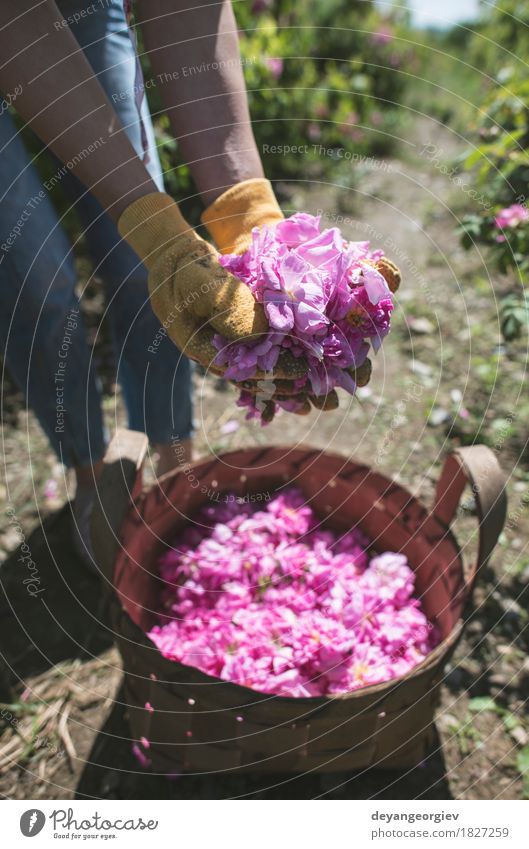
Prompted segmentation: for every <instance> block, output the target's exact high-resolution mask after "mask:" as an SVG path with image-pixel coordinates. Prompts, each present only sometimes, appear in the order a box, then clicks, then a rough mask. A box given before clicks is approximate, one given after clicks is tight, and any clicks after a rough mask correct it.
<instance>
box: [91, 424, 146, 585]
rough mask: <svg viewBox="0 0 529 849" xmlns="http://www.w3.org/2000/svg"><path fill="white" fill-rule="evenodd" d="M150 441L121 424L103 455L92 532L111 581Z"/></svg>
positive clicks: (97, 554)
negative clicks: (125, 519)
mask: <svg viewBox="0 0 529 849" xmlns="http://www.w3.org/2000/svg"><path fill="white" fill-rule="evenodd" d="M148 445H149V441H148V439H147V437H146V436H145V434H144V433H138V431H135V430H126V429H125V428H118V430H116V432H115V434H114V436H113V437H112V440H111V441H110V444H109V446H108V448H107V451H106V454H105V456H104V458H103V471H102V473H101V476H100V478H99V481H98V486H97V496H96V503H95V505H94V511H93V513H92V520H91V527H90V532H91V536H92V546H93V549H94V554H95V559H96V563H97V564H98V566H99V568H100V570H101V572H102V574H103V576H104V577H105V578H106V579H107V580H108V581H110V582H112V572H113V568H114V561H115V559H116V556H117V553H118V551H119V548H120V531H121V525H122V524H123V519H124V518H125V514H126V512H127V510H128V508H129V507H130V503H131V501H132V499H134V498H136V496H137V495H138V494H139V492H140V490H141V486H142V473H141V470H142V465H143V460H144V457H145V454H146V451H147V448H148Z"/></svg>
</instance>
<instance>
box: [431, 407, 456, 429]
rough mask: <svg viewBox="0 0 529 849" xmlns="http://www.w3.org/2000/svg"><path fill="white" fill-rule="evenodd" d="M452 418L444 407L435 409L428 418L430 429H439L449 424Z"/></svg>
mask: <svg viewBox="0 0 529 849" xmlns="http://www.w3.org/2000/svg"><path fill="white" fill-rule="evenodd" d="M451 418H452V417H451V415H450V413H449V412H448V410H445V409H444V407H433V408H432V411H431V412H430V415H429V416H428V424H429V425H430V427H438V426H439V425H442V424H446V422H449V421H450V419H451Z"/></svg>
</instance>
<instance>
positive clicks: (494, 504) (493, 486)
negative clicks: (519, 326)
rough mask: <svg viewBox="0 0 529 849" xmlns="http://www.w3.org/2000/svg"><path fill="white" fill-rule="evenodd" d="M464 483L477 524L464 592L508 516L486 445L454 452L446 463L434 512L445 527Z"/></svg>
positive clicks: (502, 484)
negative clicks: (473, 503)
mask: <svg viewBox="0 0 529 849" xmlns="http://www.w3.org/2000/svg"><path fill="white" fill-rule="evenodd" d="M467 483H470V484H471V487H472V492H473V493H474V497H475V499H476V509H477V514H478V522H479V542H478V556H477V561H476V562H475V563H474V564H473V566H472V567H471V568H470V570H469V571H468V574H467V576H466V584H467V588H471V587H472V585H473V583H474V580H475V578H476V575H477V573H478V571H479V570H480V569H481V568H482V567H484V566H485V565H486V563H487V561H488V559H489V557H490V555H491V554H492V551H493V549H494V546H495V545H496V543H497V542H498V537H499V535H500V534H501V532H502V530H503V525H504V524H505V516H506V513H507V496H506V494H505V484H506V478H505V475H504V473H503V471H502V469H501V468H500V465H499V463H498V460H497V459H496V455H495V454H494V452H493V451H491V449H490V448H487V446H486V445H471V446H469V447H467V448H456V449H455V450H454V451H453V452H452V453H450V454H449V455H448V456H447V458H446V460H445V463H444V466H443V469H442V471H441V476H440V478H439V482H438V484H437V490H436V494H435V503H434V507H433V512H434V514H435V515H436V516H437V518H438V519H440V520H441V522H443V523H444V524H445V525H446V526H449V525H450V524H451V522H452V520H453V518H454V516H455V514H456V511H457V508H458V506H459V500H460V498H461V494H462V492H463V490H464V488H465V486H466V484H467Z"/></svg>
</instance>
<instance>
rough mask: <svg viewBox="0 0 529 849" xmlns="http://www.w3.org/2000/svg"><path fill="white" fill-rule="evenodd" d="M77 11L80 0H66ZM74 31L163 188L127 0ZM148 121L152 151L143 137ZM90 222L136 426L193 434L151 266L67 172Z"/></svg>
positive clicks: (153, 434)
mask: <svg viewBox="0 0 529 849" xmlns="http://www.w3.org/2000/svg"><path fill="white" fill-rule="evenodd" d="M60 7H61V10H62V12H63V14H64V15H65V16H66V15H69V16H70V15H72V12H74V11H75V8H76V7H79V8H81V7H83V8H84V6H83V4H82V3H80V2H79V0H75V2H72V0H68V2H63V3H61V4H60ZM71 30H72V33H73V35H74V36H75V38H76V39H77V41H78V42H79V44H80V45H81V47H82V48H83V51H84V53H85V55H86V57H87V59H88V61H89V62H90V64H91V66H92V68H93V69H94V72H95V73H96V74H97V77H98V79H99V81H100V83H101V85H102V86H103V88H104V89H105V92H106V94H107V97H108V99H109V100H110V102H111V103H112V104H113V106H114V109H115V110H116V113H117V114H118V116H119V119H120V121H121V123H122V125H123V127H124V128H125V131H126V133H127V136H128V137H129V140H130V141H131V143H132V145H133V146H134V149H135V150H136V152H137V154H138V155H139V156H140V157H143V156H144V153H145V152H147V157H148V160H147V162H146V167H147V169H148V171H149V173H150V175H151V177H152V178H153V180H154V181H155V183H156V185H157V186H158V188H159V189H160V190H161V191H163V178H162V174H161V168H160V163H159V160H158V156H157V153H156V146H155V140H154V134H153V129H152V123H151V119H150V115H149V111H148V108H147V103H146V99H145V98H143V101H142V102H141V119H142V120H141V123H140V120H139V115H138V98H137V94H138V91H139V89H140V86H141V79H140V80H138V77H137V74H136V56H135V52H134V49H133V46H132V42H131V38H130V33H129V30H128V27H127V22H126V19H125V15H124V11H123V3H122V2H120V0H106V2H105V4H103V5H102V7H101V8H99V7H98V6H96V7H95V11H93V12H92V13H91V14H90V15H86V16H85V17H80V18H79V20H78V22H77V23H75V24H71ZM142 126H143V133H144V136H143V137H144V141H146V151H144V149H143V143H142ZM64 183H65V186H66V187H67V190H68V192H69V194H70V196H71V197H72V198H73V199H74V200H75V204H76V209H77V211H78V214H79V216H80V218H81V221H82V224H83V230H84V233H85V237H86V241H87V244H88V248H89V251H90V254H91V257H92V259H93V261H94V266H95V273H97V274H98V275H99V276H100V277H101V278H102V279H103V282H104V284H105V289H106V292H107V297H108V316H109V319H110V322H111V326H112V332H113V339H114V347H115V353H116V359H117V363H118V379H119V381H120V384H121V386H122V388H123V394H124V398H125V402H126V406H127V412H128V418H129V427H131V428H133V429H134V430H143V431H145V432H146V433H147V435H148V436H149V439H150V440H151V442H153V443H166V442H170V441H171V439H172V438H174V437H176V438H178V439H181V440H185V439H187V438H188V437H189V436H190V435H191V431H192V407H191V366H190V363H189V360H188V359H187V358H186V357H184V356H182V354H181V353H180V352H179V351H178V349H177V348H176V347H175V346H174V344H173V343H172V342H171V340H170V339H169V338H168V337H166V336H164V335H163V334H162V335H160V330H161V327H160V322H159V321H158V319H157V318H156V316H155V315H154V313H153V311H152V309H151V306H150V303H149V299H148V288H147V271H146V269H145V267H144V266H143V264H142V263H140V262H139V260H138V258H137V257H136V255H135V253H134V252H133V251H132V250H131V249H130V248H129V247H128V245H126V244H125V243H124V242H123V241H122V240H121V239H120V237H119V234H118V232H117V228H116V226H115V224H114V223H113V222H112V220H111V219H110V218H109V217H108V215H106V214H105V213H104V212H103V210H102V208H101V207H100V205H99V203H98V202H97V201H96V200H95V198H94V197H93V196H92V195H89V194H87V193H86V191H85V190H84V188H83V187H82V186H81V184H80V183H79V182H78V181H77V180H76V179H75V178H73V177H72V176H71V175H70V174H68V175H67V176H66V177H65V178H64Z"/></svg>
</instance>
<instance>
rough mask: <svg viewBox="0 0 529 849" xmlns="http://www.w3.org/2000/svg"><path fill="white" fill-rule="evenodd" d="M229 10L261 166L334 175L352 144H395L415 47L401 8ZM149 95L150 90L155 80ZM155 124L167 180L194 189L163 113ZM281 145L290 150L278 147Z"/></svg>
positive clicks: (270, 5) (374, 148)
mask: <svg viewBox="0 0 529 849" xmlns="http://www.w3.org/2000/svg"><path fill="white" fill-rule="evenodd" d="M234 10H235V14H236V17H237V23H238V26H239V28H240V49H241V56H242V60H243V67H244V74H245V79H246V85H247V88H248V96H249V102H250V112H251V116H252V122H253V127H254V132H255V136H256V140H257V145H258V148H259V151H260V153H261V156H262V158H263V164H264V167H265V171H266V173H267V176H269V177H271V178H272V179H304V180H306V179H311V178H317V177H321V176H326V175H327V176H328V175H335V174H336V168H337V166H340V165H341V164H343V163H344V162H348V165H349V170H351V161H350V156H351V155H352V154H355V155H356V157H360V156H373V155H385V154H388V153H390V152H391V151H392V150H393V149H394V147H395V145H396V144H397V143H398V139H399V135H400V132H401V131H400V124H401V121H402V118H403V109H402V108H401V104H402V100H403V95H404V90H405V86H406V84H407V79H408V78H407V76H406V73H403V72H402V70H403V69H404V68H405V67H407V66H408V65H409V63H410V62H412V61H413V50H412V49H411V48H410V45H409V42H408V41H407V40H403V39H402V35H403V34H405V33H407V32H408V16H407V13H406V11H405V9H403V10H397V11H396V12H395V13H392V15H391V17H388V16H387V15H386V16H383V15H381V14H380V13H379V12H378V11H376V10H375V8H374V5H373V4H372V3H371V2H369V0H362V2H359V0H309V2H306V3H299V2H295V0H254V2H253V3H246V2H244V3H235V4H234ZM149 96H150V97H151V96H153V97H154V98H155V99H156V97H157V95H156V93H155V92H153V91H152V90H151V91H150V92H149ZM152 105H153V107H154V109H156V108H159V107H158V106H157V104H156V103H155V102H154V103H152ZM156 132H157V137H158V143H159V144H161V150H160V152H161V156H162V165H163V167H164V171H165V173H166V182H167V187H168V190H169V191H171V192H172V193H174V194H175V195H176V196H182V195H187V194H190V193H192V188H191V185H192V184H191V177H190V174H189V171H188V169H187V168H186V166H185V165H184V164H183V163H182V161H181V160H180V159H179V155H178V150H177V146H176V144H175V143H174V141H173V140H172V139H171V137H170V134H169V131H168V123H167V120H166V119H164V118H162V119H161V120H160V121H157V125H156ZM305 146H306V147H305ZM273 148H276V150H275V152H274V151H273ZM277 148H280V150H279V151H278V150H277ZM285 148H294V149H295V150H294V151H293V152H292V151H290V152H288V153H285ZM300 148H301V151H300Z"/></svg>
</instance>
